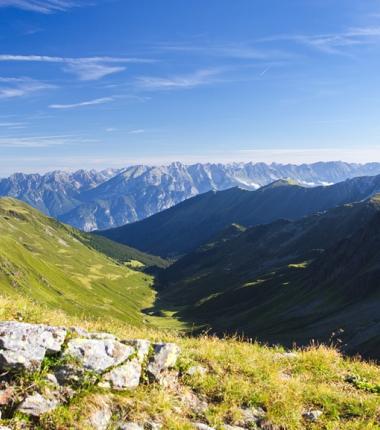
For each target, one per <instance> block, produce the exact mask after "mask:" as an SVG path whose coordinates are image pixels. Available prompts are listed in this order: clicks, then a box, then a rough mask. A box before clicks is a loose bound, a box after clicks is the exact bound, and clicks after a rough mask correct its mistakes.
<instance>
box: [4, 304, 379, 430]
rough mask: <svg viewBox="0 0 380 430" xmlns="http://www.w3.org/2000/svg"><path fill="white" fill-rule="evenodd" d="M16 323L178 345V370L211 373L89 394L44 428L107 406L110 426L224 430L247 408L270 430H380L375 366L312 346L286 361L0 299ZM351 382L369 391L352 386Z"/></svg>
mask: <svg viewBox="0 0 380 430" xmlns="http://www.w3.org/2000/svg"><path fill="white" fill-rule="evenodd" d="M14 319H18V320H22V321H29V322H34V323H37V322H39V323H49V324H55V325H64V326H73V325H79V326H82V327H83V328H86V329H89V330H94V331H98V330H103V331H109V332H111V333H114V334H116V335H118V336H119V337H120V338H124V339H128V338H148V339H151V340H153V341H158V340H163V341H172V342H176V343H178V344H179V345H180V347H181V350H182V354H181V358H180V361H179V364H178V368H179V369H180V370H181V371H184V370H186V369H187V368H189V367H190V366H192V365H196V364H200V365H202V366H204V367H205V368H206V369H207V370H208V371H207V373H206V374H205V375H199V374H196V375H193V376H186V374H185V373H184V376H182V377H181V384H180V385H179V386H178V387H177V386H176V387H174V388H172V389H163V388H162V387H160V386H157V385H141V386H140V387H139V388H138V389H137V390H135V391H133V392H129V391H126V392H123V393H116V392H110V391H104V390H101V389H98V388H94V387H87V388H86V389H84V390H83V391H82V392H80V393H79V394H78V395H77V396H76V397H75V398H74V399H73V401H72V402H71V403H70V404H69V405H66V406H62V407H60V408H58V409H57V410H56V411H55V412H53V413H51V414H48V415H46V416H45V417H44V418H43V420H42V423H41V424H40V428H41V429H53V428H54V429H69V428H73V429H86V425H85V420H86V417H87V416H88V415H89V414H90V413H91V412H92V411H93V410H94V408H96V407H97V405H98V404H99V403H102V402H104V401H107V402H110V403H111V404H112V407H113V411H114V415H115V419H116V417H117V418H118V419H120V418H123V419H126V420H131V421H136V422H144V421H148V420H157V421H160V422H162V423H163V425H164V429H169V430H177V429H178V430H180V429H181V430H186V429H192V428H193V427H192V425H191V422H195V421H198V422H199V421H201V422H205V423H208V424H209V425H211V426H214V427H215V428H216V429H220V428H222V427H221V425H222V423H229V424H237V423H238V422H239V420H240V418H241V408H242V407H247V406H255V407H262V408H263V409H264V410H265V411H266V412H267V416H268V419H269V420H270V421H271V422H272V423H273V424H277V425H279V426H282V428H284V429H286V430H301V429H312V430H322V429H327V430H333V429H334V430H335V429H348V430H375V429H380V421H379V420H380V397H379V394H378V393H377V392H376V391H375V390H374V389H373V387H377V386H378V385H379V383H380V367H379V366H377V365H376V364H374V363H370V362H364V361H361V360H359V359H356V358H345V357H343V356H342V355H341V354H340V353H339V351H337V350H335V349H333V348H327V347H325V346H320V345H312V346H310V347H308V348H304V349H298V350H294V352H295V354H293V355H289V354H284V350H283V349H282V348H280V347H278V348H269V347H266V346H264V345H260V344H257V343H250V342H242V341H241V340H239V339H238V338H233V337H231V338H225V339H218V338H216V337H211V336H207V335H203V336H200V337H197V338H195V337H188V336H185V335H183V334H180V333H178V332H177V331H174V330H163V329H160V330H158V329H154V328H152V327H148V326H142V327H136V326H132V325H129V324H125V323H123V322H121V321H117V320H103V319H96V318H89V317H87V318H85V319H82V318H80V317H78V316H75V315H68V314H66V313H64V312H63V311H53V310H50V309H49V308H47V307H41V306H37V305H33V304H32V303H31V302H30V301H28V300H27V299H23V298H19V299H16V300H14V299H9V298H5V297H0V320H14ZM354 380H356V381H366V384H365V385H364V386H363V385H362V384H356V383H353V382H352V381H354ZM369 387H370V388H371V387H372V388H371V389H368V388H369ZM189 393H196V395H197V396H198V397H200V398H202V399H205V400H206V401H207V403H208V407H207V409H206V410H205V411H204V412H202V413H198V414H197V413H195V412H194V409H193V408H191V407H189V405H188V404H187V402H186V401H185V399H186V398H188V396H189ZM310 409H319V410H321V411H322V412H323V414H322V416H321V418H320V420H319V421H317V422H316V423H308V422H307V421H305V420H304V419H303V418H302V413H303V412H305V411H307V410H310ZM16 428H17V427H16Z"/></svg>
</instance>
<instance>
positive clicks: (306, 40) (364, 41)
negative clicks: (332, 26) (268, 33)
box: [259, 27, 380, 54]
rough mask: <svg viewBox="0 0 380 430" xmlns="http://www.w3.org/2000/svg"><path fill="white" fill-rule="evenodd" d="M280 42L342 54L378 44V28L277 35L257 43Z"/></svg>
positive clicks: (379, 38) (379, 37)
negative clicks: (350, 49) (359, 47)
mask: <svg viewBox="0 0 380 430" xmlns="http://www.w3.org/2000/svg"><path fill="white" fill-rule="evenodd" d="M281 40H283V41H291V42H296V43H299V44H303V45H307V46H309V47H311V48H314V49H317V50H319V51H321V52H325V53H327V54H344V53H345V49H347V48H349V47H353V46H362V45H371V44H374V43H377V42H380V27H356V28H350V29H348V30H346V31H344V32H340V33H326V34H315V35H279V36H272V37H267V38H263V39H261V40H259V42H276V41H281Z"/></svg>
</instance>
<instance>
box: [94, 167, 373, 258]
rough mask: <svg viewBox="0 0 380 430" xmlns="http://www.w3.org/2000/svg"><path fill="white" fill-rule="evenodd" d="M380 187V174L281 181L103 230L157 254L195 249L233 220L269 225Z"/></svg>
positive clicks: (212, 193)
mask: <svg viewBox="0 0 380 430" xmlns="http://www.w3.org/2000/svg"><path fill="white" fill-rule="evenodd" d="M378 192H380V175H378V176H370V177H360V178H354V179H349V180H346V181H344V182H340V183H338V184H335V185H332V186H319V187H314V188H308V187H304V186H300V185H298V184H296V183H295V182H294V181H290V180H278V181H276V182H274V183H272V184H270V185H267V186H264V187H262V188H260V189H258V190H256V191H247V190H242V189H241V188H231V189H228V190H226V191H219V192H215V191H210V192H207V193H205V194H201V195H199V196H196V197H193V198H191V199H188V200H186V201H184V202H182V203H180V204H178V205H176V206H174V207H172V208H170V209H167V210H165V211H163V212H160V213H158V214H156V215H154V216H152V217H149V218H147V219H145V220H142V221H139V222H136V223H133V224H127V225H125V226H123V227H119V228H116V229H111V230H107V231H103V232H99V233H98V234H101V235H104V236H105V237H107V238H109V239H112V240H114V241H116V242H120V243H124V244H128V245H130V246H132V247H135V248H138V249H140V250H142V251H144V252H149V253H151V254H155V255H161V256H164V257H167V256H178V255H183V254H186V253H188V252H191V251H192V250H194V249H195V248H197V247H198V246H200V245H201V244H202V243H204V242H206V241H208V240H209V239H210V238H211V237H212V236H214V235H215V234H217V233H218V232H220V231H221V230H223V229H224V228H225V227H227V226H228V225H230V224H232V223H237V224H240V225H243V226H246V227H248V226H254V225H258V224H267V223H270V222H272V221H275V220H278V219H280V218H285V219H289V220H296V219H300V218H302V217H304V216H306V215H310V214H313V213H315V212H318V211H325V210H327V209H330V208H333V207H335V206H338V205H342V204H345V203H351V202H356V201H360V200H364V199H366V198H368V197H370V196H372V195H374V194H375V193H378Z"/></svg>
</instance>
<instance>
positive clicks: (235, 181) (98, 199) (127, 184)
mask: <svg viewBox="0 0 380 430" xmlns="http://www.w3.org/2000/svg"><path fill="white" fill-rule="evenodd" d="M377 174H380V163H368V164H353V163H351V164H350V163H343V162H323V163H322V162H320V163H314V164H302V165H292V164H286V165H282V164H276V163H272V164H265V163H232V164H211V163H207V164H194V165H184V164H181V163H178V162H177V163H172V164H170V165H168V166H147V165H140V166H130V167H127V168H125V169H122V170H120V169H119V170H114V169H109V170H104V171H101V172H96V171H93V170H92V171H84V170H79V171H78V172H73V173H68V172H59V171H57V172H51V173H47V174H45V175H38V174H30V175H25V174H21V173H18V174H15V175H12V176H11V177H9V178H4V179H0V196H11V197H15V198H18V199H20V200H23V201H25V202H27V203H28V204H30V205H32V206H34V207H35V208H37V209H39V210H41V211H43V212H44V213H45V214H47V215H50V216H54V217H56V218H59V219H60V220H61V221H63V222H65V223H67V224H70V225H73V226H74V227H77V228H80V229H82V230H85V231H92V230H96V229H98V230H99V229H108V228H111V227H118V226H121V225H124V224H127V223H131V222H135V221H138V220H141V219H144V218H146V217H148V216H151V215H153V214H156V213H157V212H160V211H162V210H165V209H168V208H170V207H172V206H174V205H176V204H178V203H180V202H182V201H184V200H186V199H188V198H191V197H194V196H196V195H198V194H201V193H205V192H207V191H210V190H225V189H228V188H232V187H237V186H238V187H240V188H244V189H248V190H255V189H257V188H259V187H261V186H265V185H267V184H269V183H272V182H273V181H276V180H278V179H283V178H291V179H293V180H296V181H297V182H299V183H300V184H302V185H305V186H317V185H327V184H334V183H337V182H340V181H344V180H346V179H348V178H353V177H358V176H369V175H377Z"/></svg>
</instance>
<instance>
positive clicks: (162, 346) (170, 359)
mask: <svg viewBox="0 0 380 430" xmlns="http://www.w3.org/2000/svg"><path fill="white" fill-rule="evenodd" d="M179 353H180V349H179V347H178V346H177V345H176V344H175V343H157V344H154V356H153V357H152V359H151V361H150V362H149V364H148V368H147V370H148V373H149V375H150V376H152V377H153V378H154V379H155V380H157V381H158V380H159V379H160V375H161V373H162V372H163V371H165V370H168V369H170V368H172V367H174V366H175V365H176V363H177V359H178V356H179Z"/></svg>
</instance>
